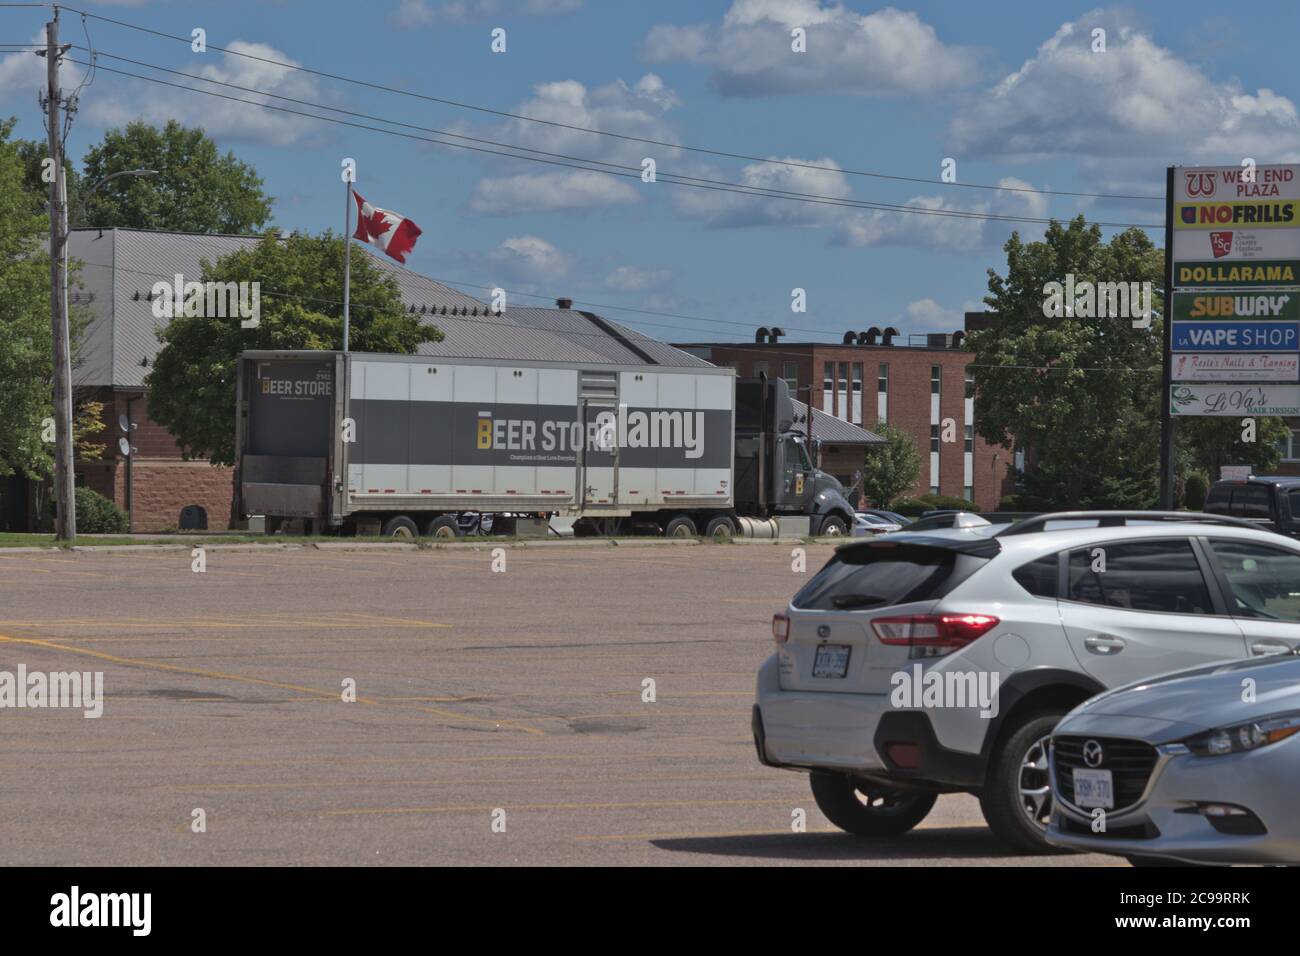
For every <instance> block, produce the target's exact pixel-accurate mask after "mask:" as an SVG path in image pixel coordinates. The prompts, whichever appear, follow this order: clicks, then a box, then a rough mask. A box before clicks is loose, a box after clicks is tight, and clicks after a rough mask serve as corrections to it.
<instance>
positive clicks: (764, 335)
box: [754, 325, 772, 344]
mask: <svg viewBox="0 0 1300 956" xmlns="http://www.w3.org/2000/svg"><path fill="white" fill-rule="evenodd" d="M771 334H772V330H771V329H769V328H768V327H767V326H766V325H760V326H759V327H758V329H757V330H755V332H754V341H755V342H758V343H760V344H761V343H763V342H766V341H767V340H768V336H770V335H771Z"/></svg>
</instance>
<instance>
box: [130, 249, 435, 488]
mask: <svg viewBox="0 0 1300 956" xmlns="http://www.w3.org/2000/svg"><path fill="white" fill-rule="evenodd" d="M349 247H350V249H351V255H352V290H351V310H350V315H351V331H350V338H351V340H350V342H349V346H350V348H351V349H352V350H353V351H356V352H396V353H402V354H411V353H414V352H415V350H416V348H417V347H418V346H419V345H420V343H421V342H437V341H441V339H442V333H441V332H439V331H438V329H437V328H435V327H434V326H432V325H427V324H422V323H421V321H420V319H419V317H418V316H415V315H412V314H410V313H408V312H407V311H406V309H405V308H404V307H403V306H402V299H401V294H400V292H399V290H398V288H397V281H396V280H395V279H394V278H393V276H392V275H391V274H389V273H386V272H384V271H383V269H382V267H381V266H380V265H379V264H378V263H376V262H375V260H374V259H373V258H372V257H371V256H370V255H369V254H368V253H366V252H364V251H363V250H361V249H359V248H356V247H355V246H351V244H350V243H349ZM203 281H205V282H209V281H210V282H222V283H225V282H250V283H259V284H260V286H259V288H260V293H259V299H260V311H261V315H260V323H259V325H258V326H257V327H256V328H248V329H245V328H242V327H241V323H240V319H239V318H238V317H232V318H218V317H215V316H194V317H187V316H178V317H176V318H173V319H172V320H171V322H170V323H169V324H168V325H167V326H166V328H165V329H163V331H162V332H161V333H160V334H159V338H160V340H161V341H162V349H161V351H159V353H158V355H157V357H156V358H155V360H154V366H153V369H152V370H151V371H150V372H149V374H148V375H147V376H145V385H146V386H147V387H148V388H149V390H150V391H149V416H150V417H151V418H152V419H153V420H154V421H155V422H157V423H158V424H160V425H162V426H163V427H165V428H166V429H167V430H168V431H169V432H171V433H172V436H173V437H174V438H175V439H176V442H177V444H178V445H179V446H180V448H181V453H182V454H183V455H184V456H185V457H186V458H207V459H208V460H209V461H211V462H212V464H214V465H230V464H233V463H234V438H235V433H234V427H235V426H234V422H235V367H236V356H237V355H238V353H240V352H242V351H245V350H247V349H338V348H341V347H342V344H343V243H342V241H341V240H340V239H339V238H338V237H336V236H333V235H330V234H328V233H327V234H326V235H324V236H322V237H310V236H302V235H292V236H289V237H287V238H285V239H279V238H277V237H275V236H267V237H266V238H264V239H262V240H261V241H260V242H258V243H257V244H256V245H255V246H252V247H250V248H248V249H241V250H239V251H236V252H232V253H230V254H228V255H226V256H223V257H222V258H221V259H219V260H217V262H216V264H215V265H213V264H210V263H208V262H206V261H204V263H203Z"/></svg>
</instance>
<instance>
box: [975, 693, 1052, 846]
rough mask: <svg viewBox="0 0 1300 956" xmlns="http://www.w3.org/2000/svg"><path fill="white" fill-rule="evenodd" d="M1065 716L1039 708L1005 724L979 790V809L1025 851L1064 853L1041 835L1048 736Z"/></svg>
mask: <svg viewBox="0 0 1300 956" xmlns="http://www.w3.org/2000/svg"><path fill="white" fill-rule="evenodd" d="M1064 716H1065V712H1064V711H1047V712H1044V711H1039V712H1038V713H1034V714H1029V715H1027V716H1025V717H1023V718H1021V719H1020V720H1018V721H1016V723H1015V724H1013V725H1012V726H1011V727H1009V728H1007V732H1006V734H1005V735H1004V736H1003V738H1002V739H1001V740H1000V741H999V742H998V744H997V747H996V749H995V751H994V753H993V759H992V760H991V761H990V762H989V770H988V780H987V782H986V783H985V785H984V789H983V790H982V791H981V792H980V810H982V811H983V812H984V819H985V821H986V822H987V823H988V825H989V829H991V830H992V831H993V832H994V833H995V834H996V835H997V836H998V837H999V838H1000V839H1002V840H1003V841H1004V842H1006V843H1009V844H1010V845H1011V846H1013V847H1015V848H1016V849H1018V850H1022V851H1024V852H1026V853H1064V852H1068V851H1066V850H1062V849H1061V848H1060V847H1054V846H1052V845H1051V844H1050V843H1048V842H1047V839H1046V836H1045V834H1046V830H1047V820H1048V817H1050V816H1051V815H1052V791H1051V788H1050V782H1049V780H1048V776H1047V775H1048V772H1049V771H1048V769H1047V739H1048V738H1049V737H1050V736H1051V734H1052V730H1053V729H1054V728H1055V727H1056V725H1057V724H1059V723H1060V722H1061V718H1062V717H1064Z"/></svg>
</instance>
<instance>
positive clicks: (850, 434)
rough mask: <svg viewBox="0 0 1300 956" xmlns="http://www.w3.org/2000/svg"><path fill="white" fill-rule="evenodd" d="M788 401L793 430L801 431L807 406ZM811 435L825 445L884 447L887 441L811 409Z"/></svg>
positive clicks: (863, 429) (842, 420)
mask: <svg viewBox="0 0 1300 956" xmlns="http://www.w3.org/2000/svg"><path fill="white" fill-rule="evenodd" d="M790 401H791V402H792V403H793V404H794V421H795V426H794V427H795V430H796V431H803V430H804V421H805V420H806V419H807V416H808V406H807V405H805V404H804V403H803V402H801V401H799V400H798V399H797V398H792V399H790ZM812 433H813V437H814V438H820V439H821V440H822V441H823V442H825V443H826V444H827V445H884V444H886V443H887V441H888V439H885V438H881V437H880V436H879V435H877V434H876V433H875V432H869V431H867V430H866V429H865V428H859V427H858V426H857V425H854V424H852V423H851V422H846V421H845V420H844V419H842V418H836V417H835V416H834V415H827V414H826V413H825V412H819V411H817V410H816V409H813V422H812Z"/></svg>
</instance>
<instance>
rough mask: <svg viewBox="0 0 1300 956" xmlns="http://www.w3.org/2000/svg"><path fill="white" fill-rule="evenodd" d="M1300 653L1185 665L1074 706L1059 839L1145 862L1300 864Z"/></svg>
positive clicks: (1050, 835) (1059, 749) (1054, 769)
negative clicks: (1181, 669)
mask: <svg viewBox="0 0 1300 956" xmlns="http://www.w3.org/2000/svg"><path fill="white" fill-rule="evenodd" d="M1298 653H1300V652H1297V651H1292V652H1290V653H1285V654H1278V655H1274V656H1272V657H1266V658H1263V659H1255V660H1249V661H1238V662H1234V663H1225V664H1216V665H1209V666H1203V667H1198V668H1194V669H1192V670H1185V671H1177V672H1175V673H1172V674H1166V675H1164V676H1162V677H1158V678H1153V679H1151V680H1146V681H1143V682H1142V683H1139V684H1130V685H1128V686H1127V687H1121V688H1117V689H1116V690H1113V691H1110V692H1108V693H1105V694H1102V695H1100V696H1098V697H1094V698H1092V699H1091V700H1089V701H1088V702H1086V703H1084V704H1082V705H1080V706H1079V707H1077V708H1075V709H1074V710H1073V711H1071V712H1070V713H1069V714H1067V715H1066V716H1065V718H1064V719H1063V720H1062V721H1061V723H1060V724H1058V725H1057V727H1056V730H1055V731H1054V732H1053V734H1052V747H1051V774H1050V776H1051V784H1052V793H1053V796H1054V797H1055V799H1054V801H1053V803H1054V809H1053V813H1052V818H1051V823H1050V825H1049V827H1048V831H1047V839H1048V842H1050V843H1053V844H1056V845H1058V846H1062V847H1068V848H1070V849H1075V850H1083V851H1087V852H1093V853H1114V854H1118V855H1121V856H1125V857H1128V859H1129V860H1130V862H1132V863H1134V864H1135V865H1145V864H1158V863H1169V862H1183V863H1202V864H1225V863H1273V864H1278V863H1300V656H1297V654H1298Z"/></svg>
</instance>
